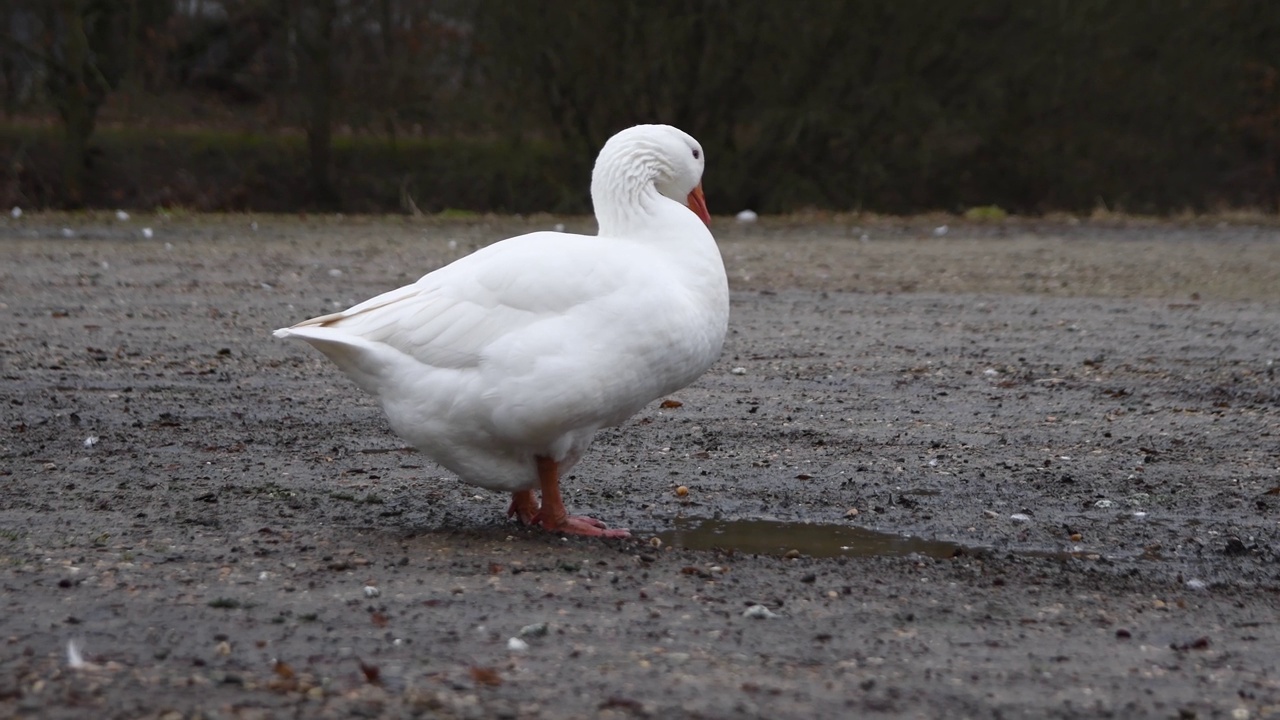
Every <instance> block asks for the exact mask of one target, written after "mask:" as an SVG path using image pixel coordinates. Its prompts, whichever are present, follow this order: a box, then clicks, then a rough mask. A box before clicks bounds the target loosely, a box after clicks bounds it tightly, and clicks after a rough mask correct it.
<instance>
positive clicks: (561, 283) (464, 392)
mask: <svg viewBox="0 0 1280 720" xmlns="http://www.w3.org/2000/svg"><path fill="white" fill-rule="evenodd" d="M703 166H704V158H703V152H702V148H701V146H699V145H698V142H697V141H696V140H694V139H693V138H692V137H690V136H689V135H687V134H685V133H684V132H682V131H680V130H678V129H676V128H674V127H670V126H668V125H639V126H636V127H633V128H630V129H627V130H623V131H622V132H620V133H618V134H617V135H614V136H613V137H612V138H610V139H609V141H608V142H607V143H605V146H604V148H603V149H602V150H601V151H600V155H599V157H598V158H597V159H596V164H595V169H594V171H593V172H592V176H591V200H592V203H593V204H594V206H595V213H596V220H597V221H598V222H599V225H600V232H599V235H598V236H596V237H590V236H586V235H574V234H569V233H557V232H536V233H530V234H528V235H521V236H519V237H514V238H509V239H507V240H503V241H501V242H498V243H495V244H493V245H490V246H488V247H485V248H483V249H481V250H478V251H476V252H475V253H473V254H471V255H469V256H467V257H464V258H461V259H459V260H457V261H456V262H454V263H452V264H450V265H447V266H445V267H442V268H440V269H439V270H436V271H434V272H431V273H428V274H427V275H425V276H423V277H422V279H420V280H418V281H417V282H416V283H413V284H412V285H406V286H405V287H402V288H400V289H398V290H392V291H390V292H387V293H384V294H382V295H379V296H377V297H375V298H373V299H371V300H368V301H365V302H363V303H360V304H359V305H356V306H355V307H352V308H350V309H349V310H344V311H342V312H339V313H334V314H332V315H325V316H323V317H318V318H314V319H312V320H307V321H306V322H303V323H300V324H298V325H295V326H293V327H291V328H284V329H281V330H277V331H276V332H275V335H276V337H281V338H298V339H301V340H305V341H306V342H308V343H310V344H311V345H312V346H313V347H315V348H316V349H317V350H320V351H321V352H323V353H324V354H325V355H327V356H328V357H329V359H331V360H333V362H334V363H336V364H337V365H338V367H339V368H341V369H342V371H343V372H344V373H346V374H347V375H348V376H349V377H350V378H351V379H352V380H353V381H355V383H356V385H358V386H360V387H361V388H362V389H364V390H365V391H366V392H369V393H371V394H373V395H374V396H375V397H377V398H378V400H379V402H381V404H382V407H383V409H384V410H385V411H386V413H387V418H388V419H389V420H390V423H391V427H392V429H394V430H395V432H396V433H397V434H398V435H399V436H400V437H401V438H403V439H404V440H405V441H406V442H408V443H409V444H411V445H413V446H414V447H416V448H417V449H418V450H420V451H422V452H423V453H425V454H426V455H427V456H429V457H430V458H431V459H433V460H435V461H436V462H437V463H439V464H440V465H443V466H444V467H446V468H448V469H449V470H451V471H453V472H454V473H457V475H458V476H459V477H460V478H462V480H463V481H465V482H468V483H470V484H472V485H478V486H480V487H484V488H488V489H490V490H500V491H505V492H510V493H512V499H511V506H510V509H509V510H508V515H509V516H516V517H517V518H519V520H520V521H521V522H523V523H525V524H529V525H541V526H542V527H543V528H545V529H547V530H551V531H554V532H560V533H570V534H578V535H598V536H605V537H626V536H627V535H628V533H627V531H626V530H620V529H614V530H609V529H606V527H605V525H604V523H601V522H600V521H598V520H594V519H592V518H588V517H582V516H575V515H569V514H568V513H567V512H566V511H565V508H564V502H563V500H562V499H561V495H560V485H559V482H560V476H561V475H563V474H565V473H566V472H567V471H568V470H569V469H570V468H571V467H573V465H574V464H575V463H577V462H578V460H579V459H580V458H581V457H582V453H583V452H584V451H585V450H586V448H587V446H588V445H589V444H590V443H591V439H592V437H593V436H594V435H595V433H596V431H597V430H599V429H600V428H602V427H607V426H611V425H618V424H621V423H622V422H623V421H625V420H626V419H627V418H629V417H631V416H632V415H633V414H635V413H636V412H637V411H639V410H640V409H641V408H643V407H644V406H645V405H646V404H648V403H649V402H651V401H653V400H655V399H657V398H660V397H662V396H664V395H667V394H669V393H671V392H673V391H675V390H678V389H680V388H682V387H684V386H686V385H688V384H689V383H691V382H693V381H694V380H695V379H697V378H698V377H699V376H700V375H702V373H703V372H705V371H706V369H707V368H708V367H710V365H711V363H712V362H714V361H715V359H716V357H717V356H718V355H719V354H720V347H721V345H722V343H723V342H724V336H725V330H726V327H727V324H728V318H729V288H728V281H727V279H726V277H725V272H724V263H723V261H722V260H721V258H720V252H719V249H718V248H717V247H716V243H715V239H714V238H712V237H711V233H710V231H709V230H708V227H707V226H708V225H709V223H710V220H711V218H710V216H709V214H708V213H707V206H706V201H705V200H704V199H703V194H702V184H701V180H702V170H703ZM691 211H692V212H691ZM538 487H540V488H541V491H542V502H541V505H539V503H538V500H537V498H536V497H535V496H534V492H533V490H534V488H538Z"/></svg>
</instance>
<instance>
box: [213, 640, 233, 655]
mask: <svg viewBox="0 0 1280 720" xmlns="http://www.w3.org/2000/svg"><path fill="white" fill-rule="evenodd" d="M213 651H214V652H216V653H217V654H219V655H230V654H231V643H229V642H227V641H226V640H223V641H222V642H220V643H218V644H217V645H216V646H214V648H213Z"/></svg>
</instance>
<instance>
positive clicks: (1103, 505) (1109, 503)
mask: <svg viewBox="0 0 1280 720" xmlns="http://www.w3.org/2000/svg"><path fill="white" fill-rule="evenodd" d="M1113 505H1115V502H1114V501H1111V500H1099V501H1098V502H1096V503H1094V504H1093V506H1094V507H1096V508H1101V509H1104V510H1105V509H1106V508H1109V507H1112V506H1113Z"/></svg>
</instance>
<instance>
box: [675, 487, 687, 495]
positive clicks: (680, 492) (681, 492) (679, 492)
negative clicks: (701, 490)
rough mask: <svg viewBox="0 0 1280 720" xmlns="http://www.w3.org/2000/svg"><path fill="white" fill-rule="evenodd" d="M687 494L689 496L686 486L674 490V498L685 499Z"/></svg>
mask: <svg viewBox="0 0 1280 720" xmlns="http://www.w3.org/2000/svg"><path fill="white" fill-rule="evenodd" d="M688 494H689V488H688V487H687V486H685V485H681V486H680V487H678V488H676V497H685V496H686V495H688Z"/></svg>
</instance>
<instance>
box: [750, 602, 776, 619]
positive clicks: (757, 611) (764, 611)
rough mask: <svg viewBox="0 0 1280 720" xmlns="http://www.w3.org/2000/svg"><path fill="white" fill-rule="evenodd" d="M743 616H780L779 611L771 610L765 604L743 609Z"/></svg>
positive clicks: (754, 617) (769, 617)
mask: <svg viewBox="0 0 1280 720" xmlns="http://www.w3.org/2000/svg"><path fill="white" fill-rule="evenodd" d="M742 617H745V618H753V619H755V620H770V619H772V618H776V617H778V613H776V612H774V611H772V610H770V609H769V608H767V607H765V606H763V605H752V606H751V607H749V608H747V609H746V610H743V611H742Z"/></svg>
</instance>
